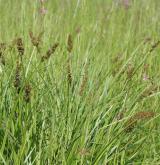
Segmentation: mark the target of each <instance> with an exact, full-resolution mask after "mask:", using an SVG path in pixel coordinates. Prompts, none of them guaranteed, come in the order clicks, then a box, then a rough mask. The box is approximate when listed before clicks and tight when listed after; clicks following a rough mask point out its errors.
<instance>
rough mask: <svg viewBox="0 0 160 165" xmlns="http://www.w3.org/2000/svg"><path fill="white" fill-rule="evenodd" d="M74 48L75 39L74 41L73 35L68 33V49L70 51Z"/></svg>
mask: <svg viewBox="0 0 160 165" xmlns="http://www.w3.org/2000/svg"><path fill="white" fill-rule="evenodd" d="M72 49H73V41H72V36H71V34H69V35H68V41H67V50H68V52H69V53H71V52H72Z"/></svg>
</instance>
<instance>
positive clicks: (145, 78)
mask: <svg viewBox="0 0 160 165" xmlns="http://www.w3.org/2000/svg"><path fill="white" fill-rule="evenodd" d="M148 80H149V76H148V75H147V74H146V73H144V74H143V81H148Z"/></svg>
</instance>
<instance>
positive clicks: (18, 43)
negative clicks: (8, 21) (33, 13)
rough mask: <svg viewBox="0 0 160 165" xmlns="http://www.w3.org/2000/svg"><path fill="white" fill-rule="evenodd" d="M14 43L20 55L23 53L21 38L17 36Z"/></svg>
mask: <svg viewBox="0 0 160 165" xmlns="http://www.w3.org/2000/svg"><path fill="white" fill-rule="evenodd" d="M16 44H17V50H18V52H19V54H20V55H21V56H22V55H24V44H23V41H22V38H17V42H16Z"/></svg>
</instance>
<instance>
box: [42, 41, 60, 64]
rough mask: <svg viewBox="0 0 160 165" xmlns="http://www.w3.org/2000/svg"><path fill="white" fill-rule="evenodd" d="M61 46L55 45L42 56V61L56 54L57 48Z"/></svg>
mask: <svg viewBox="0 0 160 165" xmlns="http://www.w3.org/2000/svg"><path fill="white" fill-rule="evenodd" d="M58 46H59V43H55V44H54V45H53V46H52V47H51V48H50V49H48V50H47V52H46V54H45V55H44V56H42V58H41V61H42V62H43V61H44V60H47V59H49V58H50V56H51V55H52V54H53V53H54V52H55V50H56V48H57V47H58Z"/></svg>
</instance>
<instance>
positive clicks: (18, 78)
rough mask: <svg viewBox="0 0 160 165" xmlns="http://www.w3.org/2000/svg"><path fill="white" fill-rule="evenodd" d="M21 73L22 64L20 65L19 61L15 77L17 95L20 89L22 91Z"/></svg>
mask: <svg viewBox="0 0 160 165" xmlns="http://www.w3.org/2000/svg"><path fill="white" fill-rule="evenodd" d="M20 71H21V64H20V62H19V61H17V64H16V71H15V77H14V87H15V89H16V91H17V93H19V92H20V89H21V74H20Z"/></svg>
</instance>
